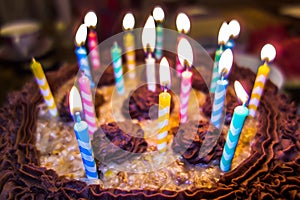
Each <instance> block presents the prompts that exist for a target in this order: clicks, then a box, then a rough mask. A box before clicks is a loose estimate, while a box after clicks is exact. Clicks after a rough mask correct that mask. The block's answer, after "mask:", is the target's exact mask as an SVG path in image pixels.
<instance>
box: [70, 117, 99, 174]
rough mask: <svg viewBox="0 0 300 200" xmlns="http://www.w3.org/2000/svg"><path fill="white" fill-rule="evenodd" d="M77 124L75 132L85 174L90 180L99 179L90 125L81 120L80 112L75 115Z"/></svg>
mask: <svg viewBox="0 0 300 200" xmlns="http://www.w3.org/2000/svg"><path fill="white" fill-rule="evenodd" d="M75 117H76V123H75V125H74V132H75V135H76V139H77V142H78V147H79V151H80V154H81V158H82V162H83V166H84V168H85V174H86V177H87V178H88V179H98V173H97V168H96V163H95V160H94V157H93V150H92V145H91V141H90V138H89V134H88V125H87V123H86V122H85V121H83V120H81V118H80V114H79V112H76V113H75Z"/></svg>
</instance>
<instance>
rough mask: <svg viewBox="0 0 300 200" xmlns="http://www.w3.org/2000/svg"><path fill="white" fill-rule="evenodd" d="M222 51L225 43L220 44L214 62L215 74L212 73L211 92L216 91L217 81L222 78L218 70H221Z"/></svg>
mask: <svg viewBox="0 0 300 200" xmlns="http://www.w3.org/2000/svg"><path fill="white" fill-rule="evenodd" d="M222 53H223V45H220V46H219V48H218V49H217V50H216V53H215V62H214V67H213V74H212V79H211V84H210V92H211V93H215V91H216V86H217V81H218V80H219V79H220V74H219V71H218V70H219V60H220V58H221V54H222Z"/></svg>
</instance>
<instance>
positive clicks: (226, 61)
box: [210, 49, 233, 129]
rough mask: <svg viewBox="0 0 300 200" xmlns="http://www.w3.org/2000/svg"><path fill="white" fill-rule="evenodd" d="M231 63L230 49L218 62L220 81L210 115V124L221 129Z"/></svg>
mask: <svg viewBox="0 0 300 200" xmlns="http://www.w3.org/2000/svg"><path fill="white" fill-rule="evenodd" d="M232 63H233V54H232V51H231V50H230V49H226V50H225V51H224V52H223V53H222V55H221V58H220V60H219V69H218V70H219V74H221V80H218V81H217V86H216V91H215V96H214V102H213V107H212V113H211V118H210V122H211V123H212V124H213V125H214V126H215V127H216V128H218V129H219V128H221V123H222V117H223V107H224V103H225V99H226V89H227V85H228V81H227V80H226V79H225V77H226V76H228V74H229V72H230V69H231V66H232Z"/></svg>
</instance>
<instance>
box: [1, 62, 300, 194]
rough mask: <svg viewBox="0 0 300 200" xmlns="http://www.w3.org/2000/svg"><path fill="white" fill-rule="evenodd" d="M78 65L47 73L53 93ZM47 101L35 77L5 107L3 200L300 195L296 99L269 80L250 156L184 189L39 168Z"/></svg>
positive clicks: (241, 74) (249, 80)
mask: <svg viewBox="0 0 300 200" xmlns="http://www.w3.org/2000/svg"><path fill="white" fill-rule="evenodd" d="M76 69H77V68H76V66H65V67H62V68H61V69H60V70H59V71H57V72H56V73H50V74H47V78H48V82H49V85H50V87H51V88H52V90H53V92H54V93H55V92H57V90H58V88H59V87H60V86H62V85H63V84H64V83H65V81H66V80H68V79H69V78H70V77H71V76H72V73H70V72H72V70H73V71H77V70H76ZM73 75H74V74H73ZM246 75H247V76H246ZM231 76H235V77H234V78H233V77H230V80H231V79H237V80H243V83H244V84H248V85H249V86H251V85H252V84H253V80H254V78H255V76H254V74H249V73H248V70H245V69H243V68H238V67H235V68H233V70H232V72H231ZM230 82H231V83H230V85H231V86H230V87H232V81H230ZM250 88H251V87H250ZM42 101H43V100H42V97H41V95H40V93H39V90H38V87H37V85H36V84H35V82H34V81H32V82H30V83H29V84H26V85H25V86H24V88H23V89H22V90H21V91H19V92H14V93H11V94H10V95H9V96H8V99H7V103H6V104H5V105H4V107H2V108H1V109H0V121H1V123H0V156H1V159H0V171H1V173H0V188H1V189H0V199H46V198H50V199H80V198H83V199H91V198H94V199H114V198H119V199H145V198H147V199H168V198H173V199H175V198H176V199H188V198H190V199H200V198H204V199H245V198H253V199H285V198H286V199H299V198H300V192H299V191H300V186H299V185H300V177H299V171H300V153H299V152H300V144H299V141H300V128H299V122H300V118H299V116H298V115H297V114H296V108H295V106H294V105H293V103H290V101H289V99H288V98H287V97H286V96H285V95H282V94H280V93H279V94H277V89H276V87H275V86H274V85H273V84H272V83H271V82H269V81H268V82H267V88H266V90H265V92H264V95H263V97H262V100H261V104H260V107H259V109H258V116H257V121H258V122H259V125H258V127H257V132H256V133H255V136H254V141H253V142H252V152H251V155H250V156H249V157H248V158H247V159H246V160H245V161H243V162H242V163H241V164H240V165H239V166H237V167H236V168H235V169H234V170H232V171H230V172H228V173H224V174H223V175H221V178H220V180H219V182H218V183H217V184H216V187H215V188H212V189H209V188H202V189H195V190H184V191H181V192H173V191H169V190H161V191H153V190H132V191H126V190H119V189H103V188H102V185H101V184H92V185H88V184H87V183H85V182H82V181H78V180H70V179H68V178H65V177H61V176H58V175H57V174H56V172H54V171H53V170H48V169H46V168H44V167H40V166H39V152H38V151H37V149H36V146H35V135H34V133H35V129H36V121H37V117H38V105H39V104H40V103H42Z"/></svg>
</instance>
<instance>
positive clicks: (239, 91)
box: [234, 81, 249, 104]
mask: <svg viewBox="0 0 300 200" xmlns="http://www.w3.org/2000/svg"><path fill="white" fill-rule="evenodd" d="M234 90H235V93H236V95H237V97H238V98H239V99H240V100H241V101H242V102H243V104H245V103H246V101H247V100H248V98H249V96H248V94H247V92H246V91H245V89H244V88H243V86H242V84H241V83H240V82H239V81H234Z"/></svg>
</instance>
